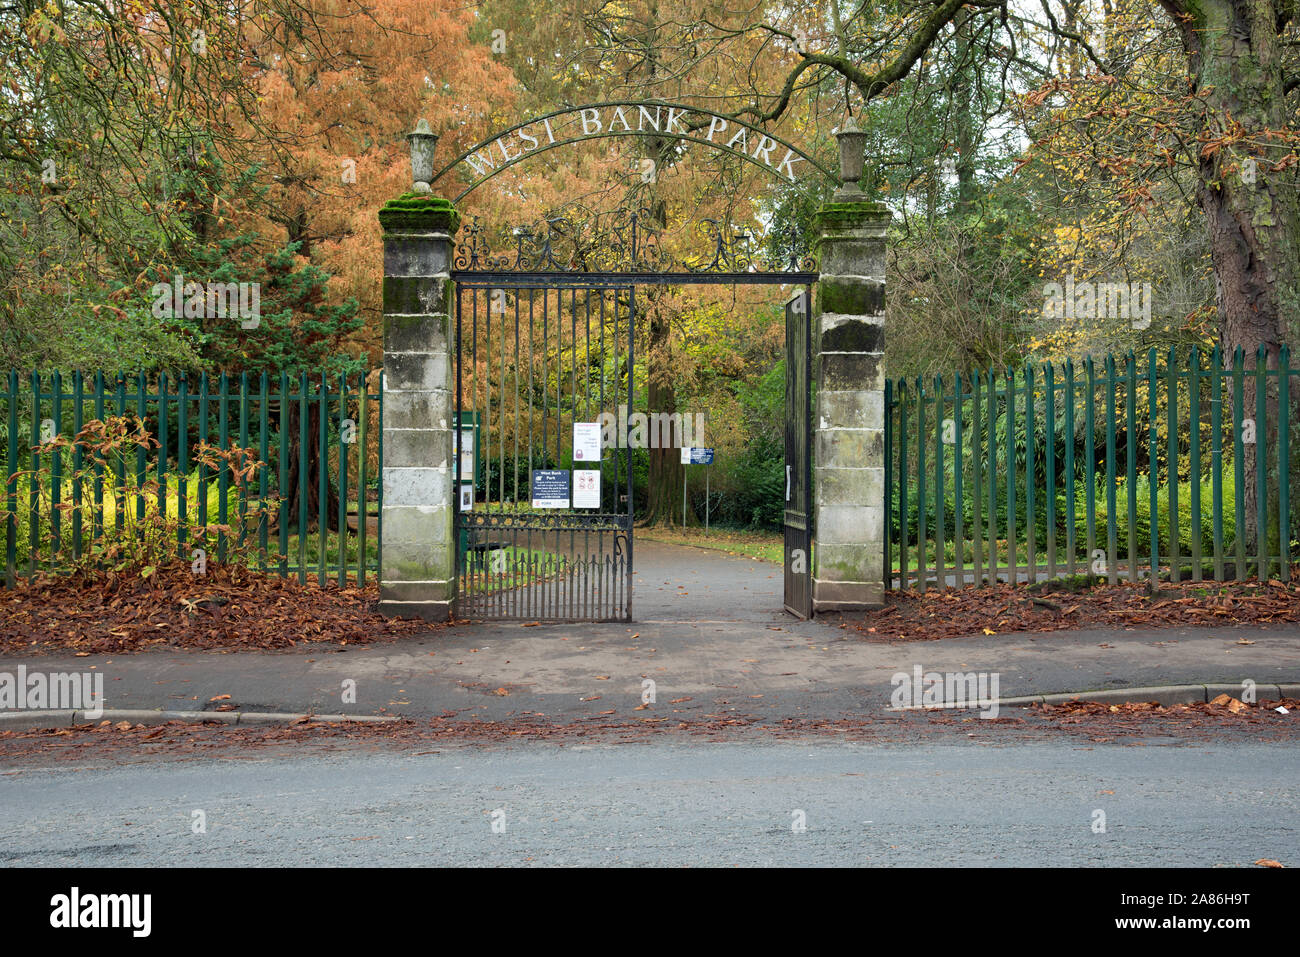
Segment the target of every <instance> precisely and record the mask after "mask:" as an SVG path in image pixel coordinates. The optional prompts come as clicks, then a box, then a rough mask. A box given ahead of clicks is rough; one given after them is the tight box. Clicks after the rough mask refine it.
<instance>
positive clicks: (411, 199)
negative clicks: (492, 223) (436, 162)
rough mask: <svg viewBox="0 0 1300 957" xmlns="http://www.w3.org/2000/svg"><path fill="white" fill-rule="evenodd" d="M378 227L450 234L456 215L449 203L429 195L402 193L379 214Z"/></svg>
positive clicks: (454, 228)
mask: <svg viewBox="0 0 1300 957" xmlns="http://www.w3.org/2000/svg"><path fill="white" fill-rule="evenodd" d="M379 224H380V225H381V226H383V227H384V229H387V230H400V229H432V230H437V231H439V232H447V233H454V232H455V231H456V229H457V227H458V226H460V213H458V212H457V211H456V207H455V206H453V205H452V204H451V200H449V199H445V198H443V197H442V196H433V195H431V194H429V193H416V192H410V193H403V194H402V195H401V196H398V197H397V198H396V199H390V200H389V201H388V202H386V203H385V204H384V205H383V208H382V209H380V210H379Z"/></svg>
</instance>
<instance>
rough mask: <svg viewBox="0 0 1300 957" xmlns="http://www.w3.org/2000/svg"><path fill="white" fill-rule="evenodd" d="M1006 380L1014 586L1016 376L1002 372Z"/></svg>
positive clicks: (1016, 571)
mask: <svg viewBox="0 0 1300 957" xmlns="http://www.w3.org/2000/svg"><path fill="white" fill-rule="evenodd" d="M1004 372H1005V374H1006V380H1007V440H1006V442H1005V443H1004V444H1005V446H1006V463H1007V582H1008V583H1009V584H1012V585H1014V584H1015V583H1016V580H1017V579H1018V578H1019V577H1020V574H1019V569H1020V560H1019V558H1018V557H1017V555H1016V378H1015V376H1016V374H1015V372H1013V371H1012V370H1011V369H1010V368H1008V369H1005V370H1004Z"/></svg>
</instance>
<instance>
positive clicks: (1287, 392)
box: [1277, 344, 1291, 582]
mask: <svg viewBox="0 0 1300 957" xmlns="http://www.w3.org/2000/svg"><path fill="white" fill-rule="evenodd" d="M1277 373H1278V403H1277V408H1278V419H1277V496H1278V498H1277V529H1278V536H1277V540H1278V558H1279V559H1280V561H1281V567H1280V569H1279V576H1278V577H1280V578H1281V579H1282V581H1284V582H1286V581H1290V580H1291V487H1290V486H1291V421H1290V418H1291V411H1290V409H1291V347H1290V346H1288V345H1285V344H1284V345H1283V346H1282V354H1281V355H1280V356H1279V357H1278V366H1277Z"/></svg>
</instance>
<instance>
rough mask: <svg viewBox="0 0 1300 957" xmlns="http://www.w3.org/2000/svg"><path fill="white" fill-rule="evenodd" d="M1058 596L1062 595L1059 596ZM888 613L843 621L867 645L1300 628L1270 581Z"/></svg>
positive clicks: (987, 594)
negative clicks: (1133, 630)
mask: <svg viewBox="0 0 1300 957" xmlns="http://www.w3.org/2000/svg"><path fill="white" fill-rule="evenodd" d="M1058 588H1059V590H1057V589H1058ZM885 602H886V604H885V608H883V609H882V610H880V611H871V612H863V613H855V614H848V615H845V616H844V617H845V619H846V625H845V627H848V628H854V629H856V630H857V631H859V632H861V633H862V634H863V635H864V636H866V637H867V639H868V640H880V641H934V640H937V639H940V638H960V637H965V636H967V635H1000V634H1006V633H1007V632H1016V631H1062V630H1066V629H1071V628H1084V627H1089V626H1109V625H1118V626H1127V627H1155V628H1162V627H1187V626H1197V625H1231V624H1268V623H1279V622H1296V621H1300V584H1297V583H1296V582H1295V581H1292V582H1280V581H1276V580H1270V581H1267V582H1264V583H1261V582H1258V581H1242V582H1177V583H1172V584H1171V583H1169V582H1163V583H1161V585H1160V589H1159V591H1158V592H1156V593H1155V594H1152V593H1151V592H1150V591H1149V590H1148V588H1147V586H1146V585H1143V584H1136V585H1128V584H1122V585H1104V584H1099V585H1091V586H1084V587H1072V586H1057V585H1056V584H1055V583H1046V584H1044V585H1038V586H1026V585H1024V584H1020V585H1011V584H1005V583H1004V584H998V585H993V586H978V587H977V586H974V585H970V586H966V587H965V588H945V589H942V590H939V589H931V590H929V591H925V592H916V591H906V592H889V593H888V594H887V595H886V599H885Z"/></svg>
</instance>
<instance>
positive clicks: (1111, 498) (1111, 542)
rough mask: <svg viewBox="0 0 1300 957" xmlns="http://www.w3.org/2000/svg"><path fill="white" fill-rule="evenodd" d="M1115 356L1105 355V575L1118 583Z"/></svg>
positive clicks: (1111, 581) (1114, 583)
mask: <svg viewBox="0 0 1300 957" xmlns="http://www.w3.org/2000/svg"><path fill="white" fill-rule="evenodd" d="M1115 386H1116V382H1115V357H1114V356H1113V355H1107V356H1106V576H1107V579H1106V580H1107V581H1108V582H1109V583H1110V584H1112V585H1117V584H1119V568H1118V565H1119V541H1118V529H1117V528H1116V525H1115V474H1116V469H1115Z"/></svg>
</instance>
